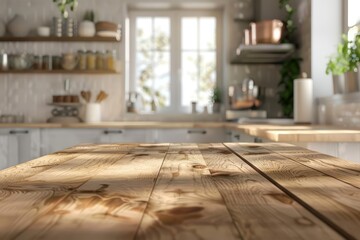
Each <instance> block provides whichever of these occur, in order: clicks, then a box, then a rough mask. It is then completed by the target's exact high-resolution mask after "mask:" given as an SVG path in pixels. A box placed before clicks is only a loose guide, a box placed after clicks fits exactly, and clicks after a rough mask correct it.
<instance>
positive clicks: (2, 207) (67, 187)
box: [0, 145, 134, 239]
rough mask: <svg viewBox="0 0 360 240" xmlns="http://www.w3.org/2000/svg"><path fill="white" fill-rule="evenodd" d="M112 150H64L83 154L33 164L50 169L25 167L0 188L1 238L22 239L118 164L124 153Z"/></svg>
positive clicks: (94, 148) (125, 147)
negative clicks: (77, 191)
mask: <svg viewBox="0 0 360 240" xmlns="http://www.w3.org/2000/svg"><path fill="white" fill-rule="evenodd" d="M130 147H134V145H132V146H130ZM89 148H90V149H93V151H91V153H89V152H88V151H89ZM123 148H124V149H126V150H128V148H129V146H128V145H124V146H123ZM110 150H111V148H108V149H107V148H106V147H105V146H98V148H97V147H96V146H89V147H88V146H80V147H76V148H70V149H67V150H65V151H63V153H65V152H70V153H73V152H79V151H80V152H82V153H81V154H80V155H78V156H76V157H73V158H71V159H65V160H64V159H62V160H64V161H62V162H60V161H61V159H60V160H58V161H59V162H58V164H53V163H51V162H49V161H52V160H53V159H51V158H50V159H45V158H44V159H39V161H37V160H35V161H34V165H35V166H39V164H41V163H46V165H49V164H50V165H51V166H50V167H48V166H45V167H43V168H32V165H31V164H30V163H29V164H28V163H26V164H24V168H22V169H21V171H19V177H16V176H13V179H12V181H11V182H7V184H6V186H5V187H2V188H0V213H1V214H0V239H12V238H15V237H19V236H20V235H21V234H22V233H23V232H24V231H26V230H27V229H28V228H29V227H30V226H31V224H32V223H33V222H34V221H36V220H37V219H39V218H41V217H42V216H44V215H47V214H49V212H51V211H52V209H54V208H55V207H56V206H57V204H59V203H60V202H61V201H62V200H64V199H66V198H67V197H68V195H70V194H71V193H72V192H73V191H74V190H75V189H76V188H78V187H80V186H81V185H82V184H83V183H84V182H86V181H87V180H88V179H89V178H91V177H92V176H93V175H95V174H97V173H98V172H100V171H102V169H104V168H107V167H109V166H111V165H112V164H113V163H114V162H116V160H117V159H118V158H119V157H121V154H114V153H112V152H111V151H110ZM83 151H84V152H83ZM123 155H124V154H123ZM57 157H60V158H61V156H57ZM65 158H67V156H66V155H65ZM19 166H20V167H21V166H22V165H19ZM40 166H41V165H40ZM9 170H10V169H9ZM26 170H30V172H31V175H28V174H29V173H25V174H21V173H23V172H26ZM5 172H7V170H6V171H5ZM14 175H15V174H14ZM36 231H37V232H38V231H39V229H36Z"/></svg>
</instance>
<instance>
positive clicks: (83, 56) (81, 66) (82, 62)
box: [78, 50, 87, 70]
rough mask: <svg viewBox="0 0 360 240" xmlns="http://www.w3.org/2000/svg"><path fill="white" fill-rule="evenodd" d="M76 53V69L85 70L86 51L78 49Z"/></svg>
mask: <svg viewBox="0 0 360 240" xmlns="http://www.w3.org/2000/svg"><path fill="white" fill-rule="evenodd" d="M78 55H79V64H78V69H79V70H86V68H87V66H86V65H87V63H86V62H87V56H86V52H85V51H81V50H80V51H78Z"/></svg>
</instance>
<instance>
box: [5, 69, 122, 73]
mask: <svg viewBox="0 0 360 240" xmlns="http://www.w3.org/2000/svg"><path fill="white" fill-rule="evenodd" d="M0 74H120V73H119V72H116V71H109V70H85V71H83V70H72V71H68V70H51V71H50V70H18V71H17V70H8V71H0Z"/></svg>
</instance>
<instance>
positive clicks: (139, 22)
mask: <svg viewBox="0 0 360 240" xmlns="http://www.w3.org/2000/svg"><path fill="white" fill-rule="evenodd" d="M151 39H152V18H149V17H146V18H145V17H139V18H137V19H136V46H137V47H136V48H137V50H141V49H147V50H149V49H151V48H152V45H151Z"/></svg>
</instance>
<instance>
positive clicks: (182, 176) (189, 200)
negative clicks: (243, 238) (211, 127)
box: [136, 144, 239, 240]
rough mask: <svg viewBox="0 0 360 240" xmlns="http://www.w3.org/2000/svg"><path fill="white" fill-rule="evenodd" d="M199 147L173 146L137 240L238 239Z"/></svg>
mask: <svg viewBox="0 0 360 240" xmlns="http://www.w3.org/2000/svg"><path fill="white" fill-rule="evenodd" d="M238 238H239V233H238V231H237V230H236V228H235V226H234V224H233V222H232V219H231V216H230V215H229V213H228V211H227V208H226V205H225V204H224V202H223V200H222V197H221V195H220V193H219V191H218V190H217V188H216V186H215V185H214V183H213V181H212V178H211V176H210V172H209V170H208V169H207V168H206V164H205V162H204V159H203V158H202V155H201V153H200V151H199V149H198V147H197V145H196V144H172V145H171V147H170V149H169V153H168V154H167V156H166V158H165V160H164V163H163V167H162V168H161V171H160V174H159V177H158V179H157V181H156V185H155V188H154V191H153V193H152V195H151V198H150V201H149V205H148V207H147V209H146V211H145V215H144V218H143V221H142V222H141V225H140V228H139V232H138V235H137V237H136V239H181V240H182V239H186V240H191V239H238Z"/></svg>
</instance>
